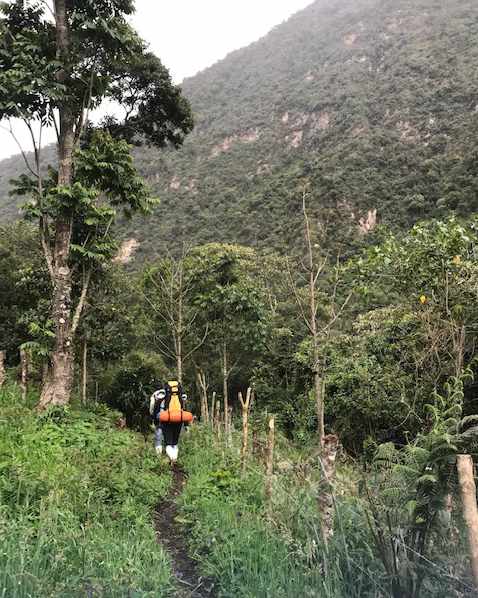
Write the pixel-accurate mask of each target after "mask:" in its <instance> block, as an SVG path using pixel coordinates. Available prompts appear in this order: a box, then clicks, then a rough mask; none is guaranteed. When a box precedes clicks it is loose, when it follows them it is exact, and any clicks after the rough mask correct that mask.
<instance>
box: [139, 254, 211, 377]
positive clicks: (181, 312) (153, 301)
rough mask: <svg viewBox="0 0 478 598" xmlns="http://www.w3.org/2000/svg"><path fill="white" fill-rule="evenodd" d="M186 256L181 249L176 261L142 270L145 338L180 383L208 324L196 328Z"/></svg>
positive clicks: (167, 260) (191, 271)
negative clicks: (171, 363) (169, 364)
mask: <svg viewBox="0 0 478 598" xmlns="http://www.w3.org/2000/svg"><path fill="white" fill-rule="evenodd" d="M188 253H189V252H188V251H187V250H186V249H185V248H183V252H182V255H180V256H179V257H178V258H177V259H175V258H173V257H172V256H168V257H166V258H164V259H162V260H158V262H157V263H156V264H154V265H153V266H151V267H148V268H146V269H145V271H144V275H143V281H142V295H143V297H144V299H145V302H146V304H145V314H146V317H147V318H148V321H149V326H148V327H147V335H148V337H149V338H150V339H151V340H152V342H153V344H154V345H155V346H156V347H158V350H159V352H160V353H161V354H162V355H163V356H164V357H165V358H166V359H167V360H172V361H174V364H175V367H176V374H175V376H176V377H177V379H178V380H179V381H180V382H184V380H183V373H184V365H185V363H186V362H187V361H188V360H189V359H190V358H191V356H192V355H193V354H194V353H195V351H197V349H199V348H200V347H201V345H202V344H203V343H204V341H205V339H206V336H207V334H208V324H207V322H206V323H203V325H204V330H202V329H201V328H200V323H199V321H198V316H199V308H198V307H197V306H195V305H194V304H193V292H194V285H193V278H194V275H195V274H194V269H193V267H192V264H191V261H190V260H189V259H188ZM198 326H199V332H198Z"/></svg>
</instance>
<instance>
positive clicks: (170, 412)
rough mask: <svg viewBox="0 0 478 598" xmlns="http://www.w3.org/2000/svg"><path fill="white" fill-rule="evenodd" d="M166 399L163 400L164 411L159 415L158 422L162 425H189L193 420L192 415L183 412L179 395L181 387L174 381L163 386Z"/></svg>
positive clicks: (181, 392)
mask: <svg viewBox="0 0 478 598" xmlns="http://www.w3.org/2000/svg"><path fill="white" fill-rule="evenodd" d="M165 390H166V398H165V399H164V411H161V413H160V414H159V420H160V422H161V423H163V424H181V423H189V422H192V420H193V414H192V413H190V412H189V411H184V409H183V407H184V405H183V402H182V399H181V395H182V394H183V391H182V388H181V385H180V384H179V382H176V381H175V380H173V381H170V382H168V383H167V384H166V385H165Z"/></svg>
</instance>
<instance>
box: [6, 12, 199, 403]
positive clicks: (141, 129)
mask: <svg viewBox="0 0 478 598" xmlns="http://www.w3.org/2000/svg"><path fill="white" fill-rule="evenodd" d="M133 11H134V4H133V1H132V0H101V2H96V1H95V2H93V1H92V0H72V1H67V0H54V1H53V3H52V6H50V4H49V3H48V2H36V1H35V0H25V1H23V0H13V1H11V2H9V3H7V4H5V5H4V6H3V7H2V18H1V21H0V34H1V37H0V90H1V91H0V120H7V121H9V122H10V120H11V119H13V118H20V119H21V120H23V122H24V123H25V124H26V126H27V127H28V129H29V131H30V133H31V137H32V143H33V146H34V164H30V163H29V162H28V160H27V157H26V155H25V153H24V152H23V153H24V157H25V160H26V163H27V167H28V171H29V175H28V176H27V175H25V176H23V177H21V179H20V181H19V182H18V185H17V192H18V193H21V194H29V195H31V196H32V198H33V199H32V201H31V202H30V203H29V204H28V206H27V210H26V211H27V215H28V216H29V217H30V218H31V219H33V220H35V221H36V222H37V223H38V226H39V230H40V235H41V244H42V247H43V252H44V257H45V261H46V264H47V267H48V271H49V274H50V278H51V282H52V287H53V293H52V306H51V314H52V321H53V326H54V333H55V344H54V349H53V352H52V355H51V370H50V373H49V376H48V379H47V381H46V383H45V384H44V387H43V390H42V395H41V399H40V406H41V407H46V406H48V405H50V404H64V403H67V402H68V401H69V399H70V394H71V387H72V379H73V361H74V352H73V341H74V336H75V332H76V329H77V327H78V324H79V320H80V317H81V313H82V309H83V306H84V303H85V298H86V295H87V292H88V286H89V283H90V280H91V276H92V271H93V270H94V269H95V268H101V265H102V264H103V263H105V262H107V261H108V260H109V259H110V258H111V256H112V255H113V253H114V240H113V237H112V229H111V225H112V224H113V222H114V220H115V217H116V213H117V209H118V208H121V209H123V211H124V212H125V214H127V215H129V214H131V213H133V212H135V211H140V212H144V213H147V212H148V211H150V210H151V208H152V206H153V205H154V202H153V201H152V199H151V197H150V194H149V192H148V189H147V188H146V186H145V184H144V182H143V181H142V179H141V178H140V177H139V176H138V174H137V171H136V168H135V167H134V164H133V161H132V158H131V154H130V144H131V143H140V142H143V141H145V142H148V143H151V144H154V145H156V146H163V145H171V146H173V147H177V146H179V145H181V143H182V141H183V139H184V136H185V134H187V133H188V132H189V131H190V130H191V128H192V118H191V113H190V108H189V105H188V103H187V101H186V100H185V99H184V98H183V97H182V95H181V91H180V89H179V88H178V87H175V86H174V85H173V84H172V83H171V79H170V77H169V74H168V71H167V70H166V69H165V68H164V66H163V65H162V64H161V62H160V61H159V59H157V58H156V57H155V56H154V55H153V54H151V53H150V52H148V50H147V47H146V45H145V44H144V42H143V41H142V40H141V39H140V38H139V37H138V35H137V34H136V33H135V31H134V30H133V29H132V28H131V26H130V25H129V24H128V22H127V17H128V16H129V15H131V14H132V13H133ZM104 99H109V100H113V101H114V102H116V103H117V104H119V105H120V106H122V107H123V108H124V116H123V118H121V119H120V118H117V117H109V118H106V119H105V121H104V122H103V123H102V126H101V128H100V129H101V130H94V128H93V127H92V126H91V125H90V124H89V118H88V117H89V112H90V110H91V109H93V108H97V107H98V106H99V105H100V104H101V102H102V100H104ZM35 126H37V127H38V129H39V131H40V132H39V135H38V137H37V136H35V133H34V127H35ZM47 126H53V127H54V128H55V130H56V133H57V153H58V170H55V169H53V168H49V169H48V175H47V176H46V178H45V176H44V172H45V171H44V169H43V165H42V152H41V134H42V130H43V129H44V128H45V127H47ZM10 128H11V130H12V134H13V128H12V125H11V123H10ZM75 274H78V276H79V278H81V284H80V288H79V290H78V293H77V296H76V297H75V292H74V290H75V289H74V275H75ZM75 299H76V305H74V302H75Z"/></svg>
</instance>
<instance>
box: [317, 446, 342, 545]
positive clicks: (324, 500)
mask: <svg viewBox="0 0 478 598" xmlns="http://www.w3.org/2000/svg"><path fill="white" fill-rule="evenodd" d="M338 448H339V439H338V437H337V436H335V435H333V434H330V435H329V436H325V437H324V440H323V444H322V454H321V456H319V463H320V468H321V470H322V471H321V473H322V479H321V481H320V488H319V495H318V498H317V502H318V506H319V512H320V516H321V520H322V538H323V540H324V544H325V545H327V543H328V541H329V539H330V538H331V537H332V535H333V533H334V514H335V500H334V487H333V484H334V480H335V467H336V458H337V451H338Z"/></svg>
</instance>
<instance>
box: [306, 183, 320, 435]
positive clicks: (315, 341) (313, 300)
mask: <svg viewBox="0 0 478 598" xmlns="http://www.w3.org/2000/svg"><path fill="white" fill-rule="evenodd" d="M302 210H303V213H304V223H305V240H306V243H307V253H308V262H309V263H308V267H309V311H310V316H309V328H310V332H311V336H312V346H313V358H314V370H313V371H314V392H315V404H316V411H317V434H318V436H319V438H318V440H319V446H322V442H323V438H324V434H325V431H324V405H323V396H322V379H321V376H320V346H319V340H320V339H319V330H318V327H317V279H318V276H319V274H320V269H319V270H317V269H316V266H315V263H314V251H313V249H312V236H311V232H310V223H309V217H308V215H307V208H306V205H305V193H304V197H303V202H302Z"/></svg>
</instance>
